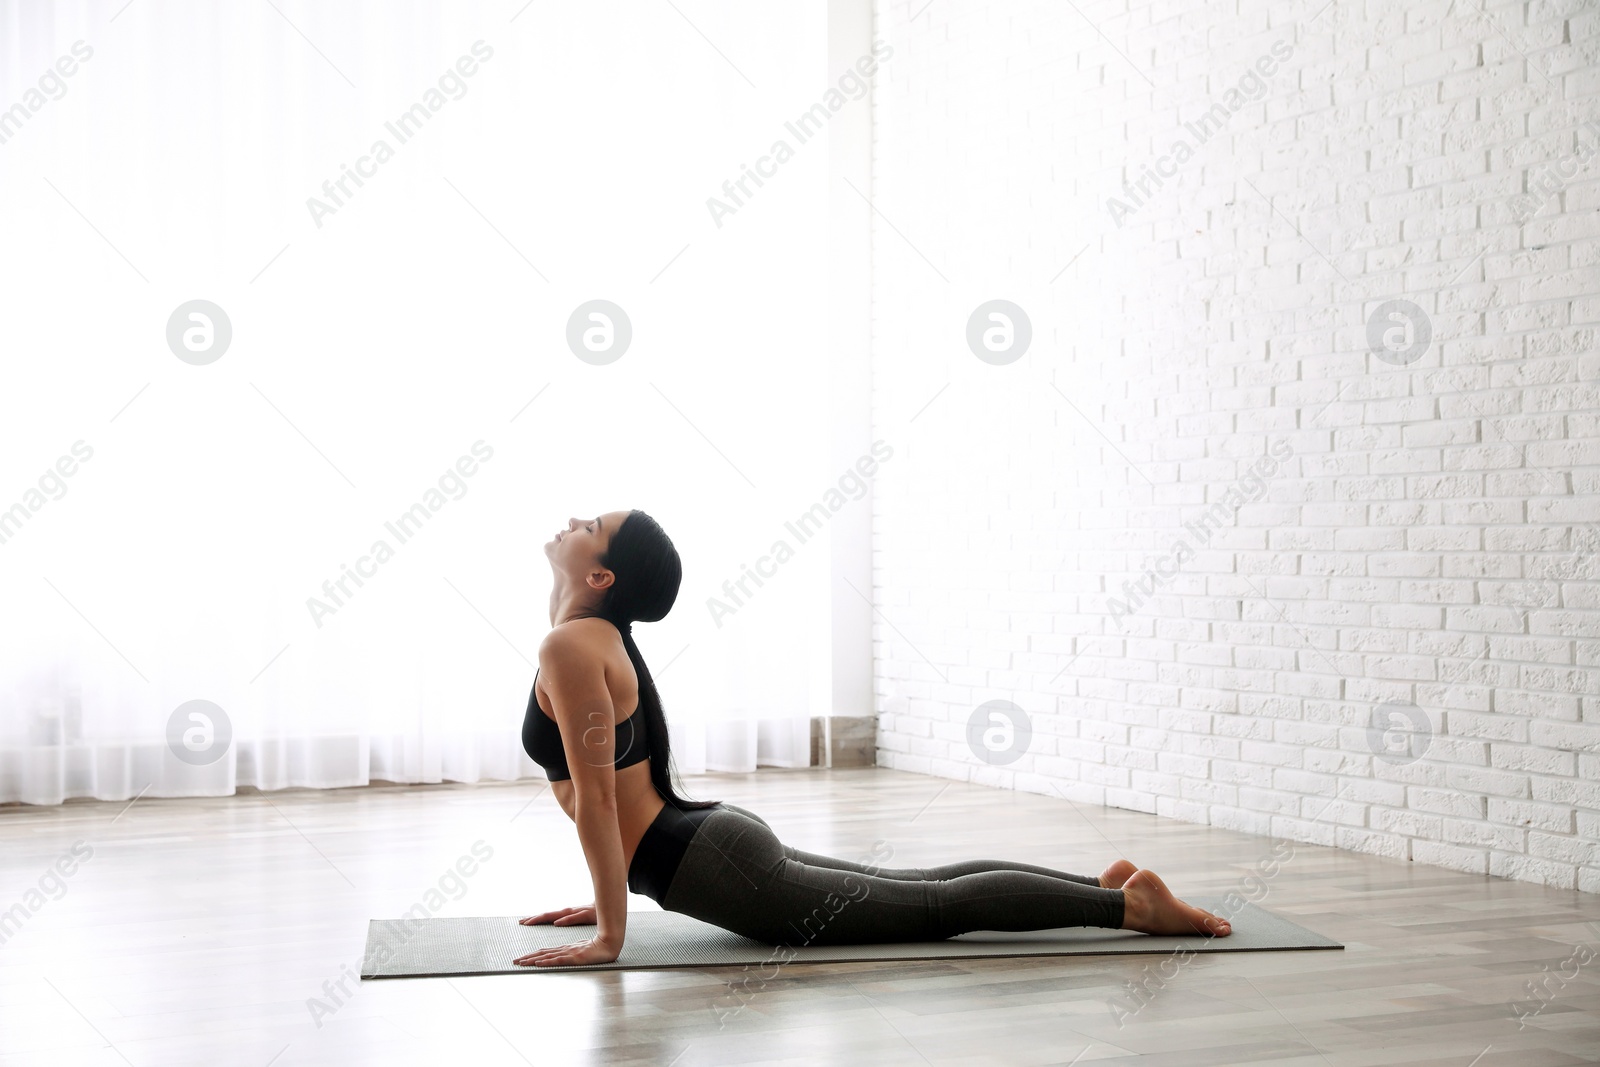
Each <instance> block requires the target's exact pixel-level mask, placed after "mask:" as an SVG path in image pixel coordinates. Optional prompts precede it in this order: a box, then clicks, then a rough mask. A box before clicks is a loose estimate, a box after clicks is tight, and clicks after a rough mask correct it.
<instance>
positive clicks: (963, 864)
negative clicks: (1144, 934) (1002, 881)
mask: <svg viewBox="0 0 1600 1067" xmlns="http://www.w3.org/2000/svg"><path fill="white" fill-rule="evenodd" d="M784 850H785V852H787V854H788V856H789V858H790V859H792V860H796V861H798V862H800V863H805V864H808V865H810V866H812V867H830V868H832V869H833V870H836V871H854V872H855V873H857V874H875V875H877V876H878V877H880V878H893V879H895V880H896V881H901V882H948V881H949V880H951V879H952V878H960V877H963V876H964V875H968V874H983V873H985V872H987V871H1022V872H1024V873H1026V874H1040V875H1044V876H1045V877H1047V878H1060V879H1063V880H1065V881H1068V882H1077V883H1078V884H1079V885H1092V886H1099V884H1100V879H1099V877H1098V876H1094V875H1087V874H1070V873H1068V872H1067V871H1058V870H1055V869H1053V868H1050V867H1037V866H1034V865H1033V864H1031V863H1016V862H1013V861H1011V860H959V861H957V862H955V863H946V864H943V865H941V866H938V867H870V866H867V865H866V864H862V863H856V862H854V861H853V860H845V859H839V858H838V857H837V856H824V855H821V854H819V853H816V852H807V851H805V850H804V849H798V848H795V847H794V846H793V845H785V846H784Z"/></svg>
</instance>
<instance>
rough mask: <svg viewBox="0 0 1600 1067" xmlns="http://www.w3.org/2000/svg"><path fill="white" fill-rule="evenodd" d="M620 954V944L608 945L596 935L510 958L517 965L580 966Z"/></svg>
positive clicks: (607, 961)
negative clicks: (574, 943) (574, 942)
mask: <svg viewBox="0 0 1600 1067" xmlns="http://www.w3.org/2000/svg"><path fill="white" fill-rule="evenodd" d="M620 955H622V946H621V945H615V946H613V945H610V944H608V943H607V942H605V941H602V940H601V939H600V938H598V937H592V938H590V939H589V940H587V941H581V942H579V943H578V944H576V945H557V946H555V947H554V948H541V949H539V950H538V951H537V952H530V953H528V954H527V955H526V956H518V957H517V958H516V959H515V960H512V962H513V963H515V964H516V965H517V966H518V967H554V966H558V965H559V966H567V967H581V966H583V965H584V964H589V963H612V962H614V961H615V960H616V958H617V957H618V956H620Z"/></svg>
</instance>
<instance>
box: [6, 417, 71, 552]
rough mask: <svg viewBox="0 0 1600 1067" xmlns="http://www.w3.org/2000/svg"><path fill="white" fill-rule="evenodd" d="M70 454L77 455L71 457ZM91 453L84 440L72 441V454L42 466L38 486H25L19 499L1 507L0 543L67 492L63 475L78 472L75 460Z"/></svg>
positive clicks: (11, 536)
mask: <svg viewBox="0 0 1600 1067" xmlns="http://www.w3.org/2000/svg"><path fill="white" fill-rule="evenodd" d="M73 456H76V457H77V459H73V458H72V457H73ZM93 456H94V449H93V448H91V447H89V446H88V445H87V444H85V443H84V442H83V441H74V442H73V443H72V455H71V456H62V457H61V458H60V459H57V460H56V461H55V464H54V465H53V466H51V467H47V468H45V472H44V473H43V474H41V475H40V476H39V482H38V488H37V489H35V488H32V487H30V488H28V489H26V490H24V491H23V494H22V499H21V500H20V501H18V502H17V503H15V504H13V505H11V506H10V507H9V508H7V509H6V510H5V511H0V545H3V544H5V543H6V542H8V541H10V540H11V539H12V538H13V537H15V536H17V534H18V533H19V532H21V530H22V526H23V524H24V523H26V522H27V521H28V519H29V518H31V517H32V516H34V515H36V514H38V513H39V510H40V509H41V508H43V507H44V506H45V505H46V504H48V503H50V501H52V500H60V499H61V498H62V497H64V496H66V495H67V482H66V479H68V478H70V477H72V476H73V475H74V474H76V473H78V464H80V463H87V462H89V460H90V459H91V458H93Z"/></svg>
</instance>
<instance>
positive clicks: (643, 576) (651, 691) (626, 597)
mask: <svg viewBox="0 0 1600 1067" xmlns="http://www.w3.org/2000/svg"><path fill="white" fill-rule="evenodd" d="M600 565H601V566H602V567H605V568H607V569H608V570H610V571H611V572H612V573H613V574H615V575H616V580H615V581H614V582H612V583H611V586H610V588H608V589H607V590H606V595H605V598H604V599H603V600H602V601H601V603H600V608H599V611H598V612H597V613H596V614H597V615H598V616H599V617H600V618H602V619H605V620H606V621H607V622H610V623H611V624H612V625H613V626H615V627H616V628H617V632H618V633H619V634H621V635H622V647H623V648H625V649H627V651H628V660H629V662H631V663H632V664H633V670H634V673H635V674H637V675H638V676H639V711H638V713H637V714H643V715H644V717H645V718H644V725H645V734H646V738H647V741H646V743H647V745H648V747H649V750H650V781H651V783H652V784H654V785H655V787H656V792H658V793H660V794H661V796H662V797H663V798H664V799H665V800H666V801H667V803H669V804H672V805H673V806H675V807H677V808H679V809H682V810H691V809H697V808H709V807H712V806H713V805H716V804H719V803H721V802H720V801H716V800H689V799H687V798H686V797H684V796H683V795H682V794H680V793H679V792H678V790H677V789H675V788H674V787H673V778H674V777H675V776H676V771H677V768H676V767H675V766H674V765H673V762H672V745H671V741H670V738H669V737H668V736H667V715H666V711H665V710H664V709H663V708H662V706H661V694H660V692H658V691H657V689H656V681H655V677H654V676H653V675H651V673H650V668H649V667H648V666H647V665H646V664H645V662H644V656H643V655H642V654H641V653H640V652H639V646H638V645H637V644H636V643H635V642H634V640H633V624H634V623H635V622H655V621H657V620H658V619H661V618H664V617H665V616H666V614H667V612H669V611H671V610H672V605H673V603H674V602H675V601H676V600H677V599H678V586H679V585H680V584H681V583H682V581H683V564H682V562H681V561H680V560H679V559H678V550H677V548H675V547H674V546H673V544H672V539H671V538H669V537H668V536H667V534H666V531H665V530H663V529H662V528H661V525H660V524H659V523H658V522H656V520H655V519H653V518H651V517H650V516H649V515H647V514H645V513H644V512H642V511H638V510H634V511H630V512H628V517H627V518H626V519H623V520H622V524H621V525H620V526H618V527H617V532H616V533H614V534H612V535H611V544H610V545H609V546H608V547H607V549H606V552H605V554H604V555H602V556H601V557H600ZM636 736H637V735H636Z"/></svg>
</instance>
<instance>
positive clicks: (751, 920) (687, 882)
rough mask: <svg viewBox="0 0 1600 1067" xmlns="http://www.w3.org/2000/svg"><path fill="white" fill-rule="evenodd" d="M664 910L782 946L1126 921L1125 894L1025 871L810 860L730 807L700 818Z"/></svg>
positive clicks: (1116, 926) (933, 937) (930, 937)
mask: <svg viewBox="0 0 1600 1067" xmlns="http://www.w3.org/2000/svg"><path fill="white" fill-rule="evenodd" d="M827 858H829V859H831V857H827ZM662 907H663V908H665V909H666V910H668V911H676V912H681V913H682V914H685V915H689V916H691V917H693V918H696V919H700V920H701V921H703V922H708V923H711V924H713V925H715V926H720V927H722V928H723V929H725V930H730V931H732V932H734V933H737V934H742V935H744V936H745V937H750V938H754V939H756V940H759V941H765V942H767V943H768V944H789V945H802V944H818V945H822V944H862V943H874V942H894V941H924V940H935V941H937V940H943V939H945V938H948V937H954V936H955V935H956V934H961V933H966V932H967V931H969V930H1043V929H1055V928H1058V927H1067V926H1100V927H1106V928H1110V929H1119V928H1121V926H1122V924H1123V918H1124V916H1123V891H1122V890H1120V889H1102V888H1100V887H1098V886H1094V885H1087V884H1084V883H1082V882H1079V881H1075V880H1071V879H1064V878H1058V877H1055V876H1053V875H1048V874H1039V873H1035V872H1032V871H1018V870H985V871H975V872H972V873H967V874H960V875H956V876H955V877H953V878H949V879H946V880H943V881H938V880H921V879H900V878H886V877H883V876H881V875H877V874H869V873H863V872H861V871H855V870H841V869H839V868H837V867H829V866H818V865H813V864H811V863H807V862H805V861H804V860H801V859H797V858H795V857H793V856H791V855H790V854H789V849H788V848H787V846H785V845H783V844H782V843H781V842H780V841H779V840H778V839H777V837H776V836H775V835H774V834H773V832H772V830H771V828H770V827H768V826H767V825H766V824H765V823H764V822H761V821H759V820H756V819H753V818H751V817H749V816H747V815H744V814H742V813H740V812H737V811H722V812H716V813H714V814H712V815H711V816H710V817H709V818H707V819H706V821H705V822H703V823H701V824H700V828H699V830H698V831H697V832H696V834H695V836H694V838H693V840H691V841H690V843H689V847H688V849H687V850H686V851H685V853H684V857H683V861H682V862H681V863H680V864H679V866H678V870H677V873H676V875H675V876H674V877H673V881H672V885H671V886H670V887H669V889H668V891H667V893H666V895H665V897H664V899H663V901H662Z"/></svg>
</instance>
